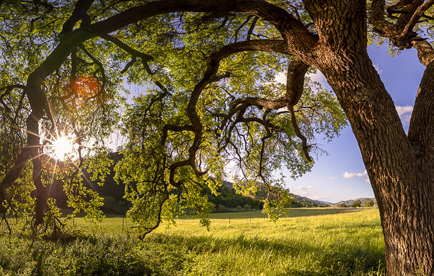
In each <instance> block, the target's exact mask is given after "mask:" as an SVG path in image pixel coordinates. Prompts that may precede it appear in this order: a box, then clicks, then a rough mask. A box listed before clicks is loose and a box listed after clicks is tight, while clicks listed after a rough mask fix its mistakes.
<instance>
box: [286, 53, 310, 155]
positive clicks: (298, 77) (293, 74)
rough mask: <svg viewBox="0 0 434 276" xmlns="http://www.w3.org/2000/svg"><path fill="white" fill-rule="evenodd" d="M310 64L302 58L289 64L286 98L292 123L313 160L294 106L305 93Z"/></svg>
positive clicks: (304, 149)
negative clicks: (305, 82)
mask: <svg viewBox="0 0 434 276" xmlns="http://www.w3.org/2000/svg"><path fill="white" fill-rule="evenodd" d="M308 68H309V65H307V64H305V63H304V62H302V61H301V60H297V59H295V60H293V61H292V62H291V63H290V64H289V66H288V72H287V77H286V99H287V103H288V104H287V106H288V110H289V114H290V115H291V124H292V127H293V128H294V131H295V134H296V135H297V137H298V138H300V140H301V142H302V148H303V153H304V155H305V156H306V159H307V160H308V161H309V162H312V158H311V157H310V155H309V148H310V147H309V145H308V144H307V139H306V137H305V136H304V135H303V133H302V132H301V130H300V127H299V126H298V123H297V119H296V117H295V112H294V106H295V105H296V104H297V103H298V101H299V100H300V98H301V95H302V94H303V85H304V77H305V75H306V72H307V69H308Z"/></svg>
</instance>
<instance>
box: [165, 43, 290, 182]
mask: <svg viewBox="0 0 434 276" xmlns="http://www.w3.org/2000/svg"><path fill="white" fill-rule="evenodd" d="M243 51H268V52H271V51H275V52H280V53H287V51H285V46H284V44H283V41H281V40H250V41H243V42H237V43H233V44H229V45H226V46H224V47H223V48H221V49H220V50H219V51H218V52H215V53H213V54H211V56H210V57H209V59H208V61H207V67H206V69H205V72H204V75H203V78H202V79H201V80H200V81H199V83H198V84H197V85H196V86H195V87H194V89H193V92H192V94H191V96H190V101H189V103H188V106H187V116H188V118H189V120H190V123H191V127H192V129H191V131H192V132H193V133H194V140H193V143H192V145H191V147H190V148H189V155H188V158H187V159H185V160H182V161H178V162H175V163H173V164H172V165H171V166H170V176H171V177H170V183H171V184H172V185H174V186H180V183H176V182H175V181H174V175H175V172H176V170H177V169H178V168H180V167H182V166H190V167H191V168H192V169H193V171H194V172H195V174H196V175H197V176H201V175H203V174H204V173H206V172H202V171H199V169H198V168H197V165H196V152H197V151H198V150H199V147H200V144H201V142H202V136H203V126H202V123H201V121H200V118H199V116H198V114H197V112H196V104H197V102H198V100H199V97H200V95H201V93H202V91H203V90H204V89H205V88H206V86H207V85H208V84H210V83H212V82H215V81H216V80H218V79H219V78H216V76H217V72H218V69H219V66H220V61H221V60H222V59H224V58H226V57H227V56H229V55H232V54H235V53H238V52H243Z"/></svg>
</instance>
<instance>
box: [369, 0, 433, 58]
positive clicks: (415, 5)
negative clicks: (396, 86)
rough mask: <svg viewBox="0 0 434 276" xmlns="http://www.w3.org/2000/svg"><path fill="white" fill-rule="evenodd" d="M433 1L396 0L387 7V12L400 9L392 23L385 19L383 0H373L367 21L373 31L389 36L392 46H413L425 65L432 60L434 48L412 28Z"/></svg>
mask: <svg viewBox="0 0 434 276" xmlns="http://www.w3.org/2000/svg"><path fill="white" fill-rule="evenodd" d="M433 4H434V1H432V0H428V1H426V2H425V3H423V1H417V2H413V1H408V0H405V1H398V2H397V3H396V4H395V5H393V6H391V7H389V8H388V9H387V10H388V14H389V17H392V13H393V12H396V11H400V12H401V13H400V15H399V17H398V20H397V23H396V24H393V23H391V22H389V21H387V20H386V19H385V12H384V7H385V1H384V0H373V1H372V4H371V12H370V14H369V23H371V24H372V25H373V26H374V32H376V33H377V34H379V35H380V36H382V37H386V38H389V39H390V40H391V42H392V43H393V45H394V46H396V47H398V48H399V49H406V48H411V47H414V48H415V49H416V50H417V52H418V57H419V60H420V62H421V63H422V64H423V65H425V66H427V65H428V64H430V63H431V62H432V61H433V60H434V48H433V47H432V46H431V44H430V43H429V42H427V41H426V40H425V39H423V38H421V37H419V36H418V35H417V34H416V33H415V32H414V31H413V28H414V27H415V26H416V24H417V23H418V21H419V19H420V18H421V17H422V16H423V13H424V12H425V11H426V10H428V9H429V8H430V7H431V6H432V5H433Z"/></svg>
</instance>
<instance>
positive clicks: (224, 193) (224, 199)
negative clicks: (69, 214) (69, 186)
mask: <svg viewBox="0 0 434 276" xmlns="http://www.w3.org/2000/svg"><path fill="white" fill-rule="evenodd" d="M109 158H110V159H112V160H114V163H113V165H112V167H111V168H110V169H111V173H110V175H109V176H107V177H106V179H105V182H104V185H103V186H99V185H96V183H91V184H86V182H85V185H86V186H87V187H88V188H91V189H93V190H95V191H97V192H98V193H99V194H100V196H102V197H104V203H105V205H104V207H102V210H103V211H104V212H107V213H125V212H126V211H127V210H128V207H129V205H130V203H129V202H127V201H126V200H125V199H123V196H124V189H125V186H124V185H123V184H122V183H120V184H117V183H116V182H115V180H114V171H113V168H114V165H115V164H116V163H117V162H118V161H119V160H121V159H122V155H120V154H119V153H110V154H109ZM87 178H88V177H87ZM258 185H259V186H258V192H257V193H256V194H255V195H241V194H237V193H236V192H235V189H234V188H233V183H231V182H228V181H223V185H222V187H220V188H219V189H218V192H219V195H217V196H215V195H213V194H212V193H211V191H209V190H208V191H206V193H207V194H208V198H209V201H210V202H211V203H213V204H214V205H215V210H216V211H235V210H240V209H243V210H247V209H249V210H250V209H262V206H263V202H262V200H263V199H265V198H266V194H267V189H266V187H265V185H263V184H261V183H259V184H258ZM62 186H63V185H62V183H57V185H56V187H54V189H53V190H52V193H53V196H54V197H55V198H56V200H57V203H58V205H59V207H61V208H67V204H66V195H65V194H64V192H63V189H62ZM290 195H291V198H292V201H291V208H301V207H329V206H331V205H332V204H331V203H329V202H324V201H318V200H313V199H310V198H308V197H303V196H299V195H295V194H292V193H291V194H290ZM359 200H361V201H362V203H363V201H365V200H368V199H359ZM352 202H354V200H348V201H342V202H339V203H345V204H347V205H351V204H352ZM288 207H289V206H288Z"/></svg>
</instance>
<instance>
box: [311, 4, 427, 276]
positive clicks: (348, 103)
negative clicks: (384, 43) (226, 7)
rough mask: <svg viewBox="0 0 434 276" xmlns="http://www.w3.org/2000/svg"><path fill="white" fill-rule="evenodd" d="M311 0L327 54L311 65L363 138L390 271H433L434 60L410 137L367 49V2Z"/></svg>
mask: <svg viewBox="0 0 434 276" xmlns="http://www.w3.org/2000/svg"><path fill="white" fill-rule="evenodd" d="M305 2H312V3H309V4H308V5H307V7H308V8H310V10H309V12H310V13H311V15H312V16H313V18H314V21H315V26H316V27H317V30H318V34H319V36H320V40H319V44H320V45H321V46H320V47H322V49H321V51H320V54H319V55H321V56H322V59H316V62H314V63H311V64H312V65H314V66H315V67H317V68H318V69H320V70H321V71H322V72H323V73H324V75H325V77H326V78H327V80H328V82H329V84H330V86H331V87H332V88H333V90H334V92H335V93H336V95H337V97H338V100H339V102H340V104H341V106H342V108H343V109H344V111H345V113H346V115H347V118H348V120H349V121H350V124H351V127H352V130H353V133H354V135H355V137H356V139H357V142H358V144H359V147H360V151H361V153H362V157H363V162H364V164H365V167H366V170H367V172H368V175H369V179H370V181H371V185H372V188H373V190H374V193H375V196H376V199H377V202H378V206H379V210H380V216H381V222H382V227H383V234H384V240H385V245H386V262H387V271H388V274H389V275H414V274H415V273H416V272H417V271H419V272H422V273H424V274H425V275H432V274H433V273H434V231H433V230H434V213H433V211H432V210H433V208H434V206H433V201H432V198H434V189H433V188H434V186H433V184H434V183H433V176H434V174H433V169H432V162H433V150H434V147H433V141H432V140H433V139H432V138H429V137H427V136H428V135H429V134H430V133H431V132H429V130H430V129H431V128H432V125H433V122H432V121H433V119H432V116H431V115H429V109H428V108H429V107H432V106H426V105H427V103H426V102H429V103H431V105H432V102H433V100H432V96H431V95H432V89H433V88H434V83H433V81H432V73H433V69H432V65H431V64H430V65H429V66H428V68H427V71H426V72H425V75H424V77H423V80H422V83H421V87H420V91H419V95H424V96H425V99H422V98H421V96H418V98H417V101H416V105H418V104H419V103H421V102H423V105H425V110H424V111H421V112H415V113H414V114H413V118H412V121H411V124H412V125H417V126H419V127H416V128H417V130H416V129H415V128H411V131H410V133H409V135H408V136H407V135H406V133H405V131H404V129H403V127H402V124H401V121H400V119H399V116H398V114H397V111H396V109H395V105H394V103H393V100H392V98H391V97H390V95H389V94H388V92H387V91H386V89H385V87H384V85H383V83H382V81H381V79H380V77H379V75H378V73H377V72H376V70H375V68H374V67H373V65H372V62H371V60H370V59H369V56H368V54H367V51H366V45H367V41H366V37H367V34H366V12H365V11H366V7H365V1H320V2H315V1H305ZM424 90H426V91H425V93H423V92H422V91H424ZM427 92H428V93H427ZM415 110H416V108H415ZM431 110H432V109H431ZM420 120H422V121H420ZM420 126H423V127H422V128H421V127H420ZM419 136H422V137H424V138H425V139H421V138H422V137H419Z"/></svg>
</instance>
